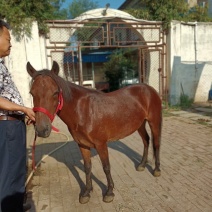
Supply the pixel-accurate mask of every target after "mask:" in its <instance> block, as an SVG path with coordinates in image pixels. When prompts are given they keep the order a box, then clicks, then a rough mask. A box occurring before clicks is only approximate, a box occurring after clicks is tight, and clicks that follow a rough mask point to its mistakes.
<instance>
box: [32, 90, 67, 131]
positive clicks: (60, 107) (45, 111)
mask: <svg viewBox="0 0 212 212" xmlns="http://www.w3.org/2000/svg"><path fill="white" fill-rule="evenodd" d="M62 107H63V95H62V90H61V89H60V92H59V95H58V105H57V108H56V110H55V113H54V114H53V115H52V114H51V113H50V112H49V111H48V110H46V109H45V108H43V107H34V108H33V111H35V112H42V113H44V114H46V115H47V116H48V117H49V119H50V120H51V122H53V120H54V118H55V116H56V115H57V113H58V112H59V111H60V110H61V109H62ZM52 129H53V130H55V131H58V130H57V129H56V128H55V127H53V126H52Z"/></svg>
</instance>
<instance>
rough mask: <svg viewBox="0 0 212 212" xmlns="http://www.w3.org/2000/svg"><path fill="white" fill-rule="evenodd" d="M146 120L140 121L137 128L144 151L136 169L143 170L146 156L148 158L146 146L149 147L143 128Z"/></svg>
mask: <svg viewBox="0 0 212 212" xmlns="http://www.w3.org/2000/svg"><path fill="white" fill-rule="evenodd" d="M145 124H146V120H144V122H143V123H142V125H141V127H140V128H139V129H138V133H139V135H140V136H141V138H142V140H143V144H144V151H143V157H142V161H141V163H140V164H139V165H138V167H137V171H143V170H144V169H145V166H146V163H147V158H148V148H149V135H148V133H147V131H146V128H145Z"/></svg>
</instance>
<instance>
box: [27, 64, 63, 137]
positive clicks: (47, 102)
mask: <svg viewBox="0 0 212 212" xmlns="http://www.w3.org/2000/svg"><path fill="white" fill-rule="evenodd" d="M27 72H28V73H29V75H30V76H31V77H32V80H33V81H32V86H31V90H30V93H31V95H32V97H33V103H34V108H33V109H34V111H35V112H36V115H35V118H36V123H35V131H36V133H37V135H38V136H39V137H44V138H46V137H48V136H49V135H50V133H51V129H52V125H51V122H52V121H53V119H54V117H55V115H56V113H57V112H58V110H60V109H61V107H62V105H61V104H62V99H61V98H62V94H61V91H60V88H59V87H58V85H57V83H56V81H55V80H54V78H53V76H56V75H58V73H59V66H58V64H57V63H56V62H55V61H54V62H53V66H52V69H51V70H50V71H49V70H42V71H36V70H35V69H34V68H33V67H32V65H31V64H30V63H29V62H28V63H27Z"/></svg>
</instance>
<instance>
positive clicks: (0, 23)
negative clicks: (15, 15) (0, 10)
mask: <svg viewBox="0 0 212 212" xmlns="http://www.w3.org/2000/svg"><path fill="white" fill-rule="evenodd" d="M3 27H6V28H7V29H10V25H9V24H8V23H7V22H5V21H3V20H0V34H1V33H2V31H3Z"/></svg>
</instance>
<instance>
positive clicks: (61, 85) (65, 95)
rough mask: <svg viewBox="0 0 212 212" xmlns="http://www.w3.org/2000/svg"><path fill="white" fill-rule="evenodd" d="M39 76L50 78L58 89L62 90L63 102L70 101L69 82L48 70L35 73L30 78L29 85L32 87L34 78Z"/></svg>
mask: <svg viewBox="0 0 212 212" xmlns="http://www.w3.org/2000/svg"><path fill="white" fill-rule="evenodd" d="M39 75H42V76H49V77H51V78H52V79H53V80H54V81H55V82H56V84H57V85H58V87H59V88H60V89H62V92H63V98H64V100H65V101H70V100H71V89H70V82H69V81H66V80H64V79H63V78H62V77H60V76H58V75H56V74H54V73H53V72H51V71H49V70H48V69H43V70H41V71H37V72H36V73H35V75H34V76H33V78H32V81H31V85H32V83H33V81H34V80H35V78H36V77H37V76H39Z"/></svg>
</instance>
